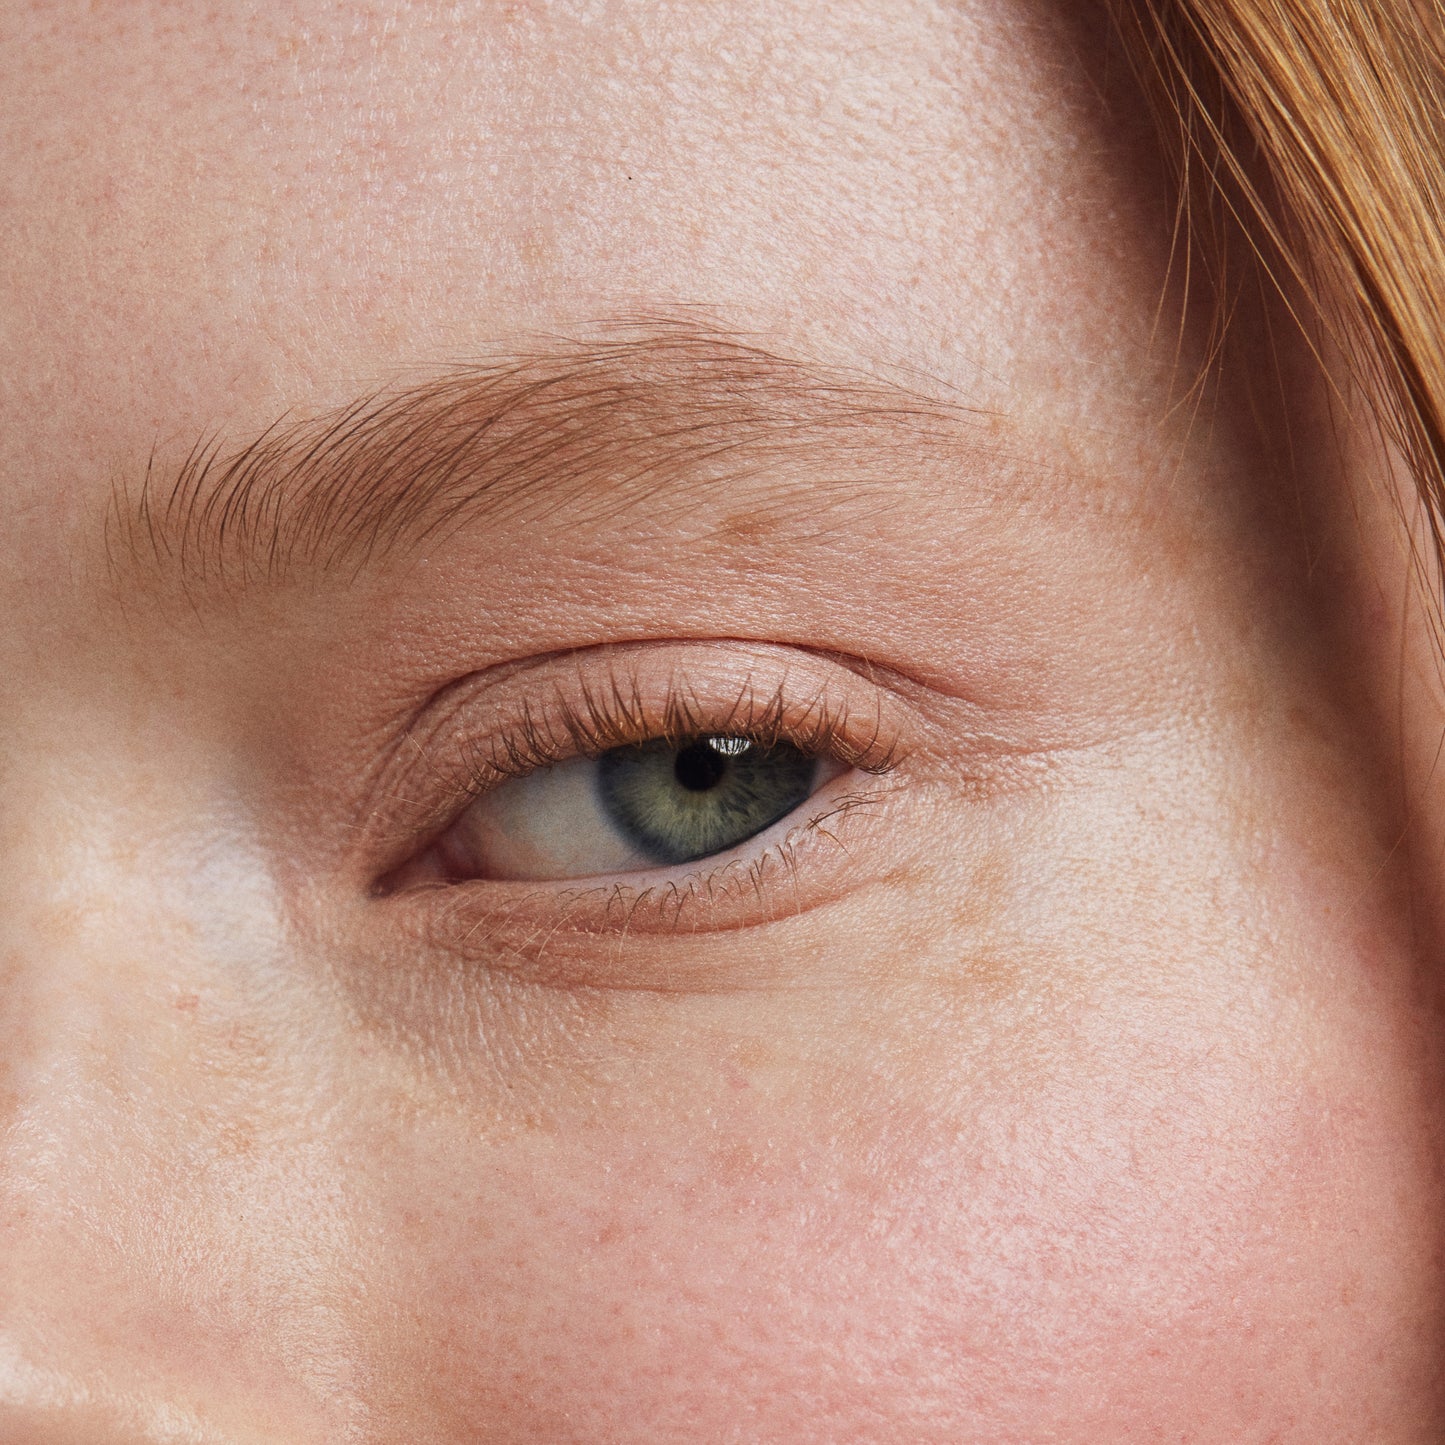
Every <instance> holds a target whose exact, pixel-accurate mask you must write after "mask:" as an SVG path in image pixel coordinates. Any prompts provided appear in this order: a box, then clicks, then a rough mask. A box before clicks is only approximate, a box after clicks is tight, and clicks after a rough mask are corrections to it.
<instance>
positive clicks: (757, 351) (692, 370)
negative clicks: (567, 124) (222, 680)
mask: <svg viewBox="0 0 1445 1445" xmlns="http://www.w3.org/2000/svg"><path fill="white" fill-rule="evenodd" d="M967 414H968V413H966V412H965V411H964V410H963V409H962V408H957V407H954V406H951V405H947V404H944V403H941V402H939V401H936V400H934V399H932V398H930V397H928V396H925V395H923V394H921V393H917V392H914V391H912V390H910V389H907V388H905V387H901V386H898V385H896V384H894V383H892V382H883V381H880V380H877V379H875V378H872V377H870V376H864V375H859V374H853V373H844V372H840V371H836V370H829V369H827V368H822V367H816V366H810V365H807V364H804V363H802V362H799V361H797V360H794V359H791V358H788V357H785V356H782V355H780V354H778V353H775V352H773V351H770V350H767V349H764V348H762V347H760V346H758V345H755V344H752V343H751V342H747V341H743V340H741V339H738V338H736V337H732V336H728V335H725V334H720V333H715V332H709V331H704V330H699V329H697V328H695V327H691V326H673V325H662V326H654V325H649V326H645V327H644V326H630V327H624V328H620V329H614V331H613V332H612V333H610V334H609V335H608V336H606V337H605V338H604V339H602V340H595V339H594V340H591V341H577V340H570V341H554V342H549V343H548V344H546V345H539V346H534V347H531V348H529V349H527V350H525V351H521V352H518V353H514V354H512V355H509V356H508V357H506V358H505V359H502V360H495V361H488V362H482V363H477V364H471V365H464V366H458V367H454V368H452V369H450V370H449V371H447V372H446V373H444V374H442V375H440V376H437V377H433V378H431V379H428V380H426V381H424V382H422V383H420V384H417V385H414V386H409V387H404V388H399V389H394V390H389V391H383V392H378V393H375V394H372V395H369V396H366V397H363V398H361V399H359V400H357V401H355V402H353V403H352V404H350V405H348V406H345V407H341V408H339V409H336V410H333V411H330V412H327V413H324V414H322V415H320V416H317V417H312V418H304V419H300V420H296V419H287V420H283V421H281V422H278V423H277V424H275V425H274V426H272V427H271V428H270V429H269V430H267V431H266V432H265V433H263V434H262V435H260V436H258V437H256V438H254V439H253V440H251V441H249V442H247V443H245V444H243V445H240V446H228V445H227V444H226V443H225V442H224V441H223V440H220V439H216V440H212V441H210V442H209V443H207V444H204V445H201V446H198V447H197V448H196V449H195V450H194V451H192V453H191V454H190V455H189V456H188V457H187V458H186V459H185V461H184V462H183V463H182V464H181V465H180V466H179V468H177V469H176V470H175V471H173V472H171V473H170V474H168V475H167V474H165V473H163V471H162V469H161V468H160V467H159V466H158V465H157V464H155V463H154V462H153V463H152V465H151V467H150V468H149V469H148V471H147V474H146V477H145V479H144V483H143V485H142V486H141V488H140V492H139V495H138V496H132V497H126V496H125V495H124V493H123V492H122V493H121V494H120V495H118V497H117V501H116V506H115V508H114V510H113V514H112V526H111V532H110V542H111V546H110V551H111V555H112V558H113V559H114V558H116V557H117V556H123V557H124V558H126V559H127V560H128V561H129V562H131V563H139V564H142V565H144V566H145V568H146V569H147V570H156V571H159V572H161V573H163V574H174V575H175V576H176V577H178V578H179V579H180V580H181V581H182V582H183V583H184V584H185V585H186V586H187V588H188V589H193V588H198V587H205V586H208V585H212V584H217V585H220V586H222V587H228V586H230V585H231V584H235V583H238V582H243V581H244V582H256V581H261V580H271V581H279V580H282V579H285V578H286V577H288V576H290V575H292V574H294V573H296V572H297V571H298V570H305V571H308V572H316V571H320V572H333V571H337V570H340V571H342V572H352V571H354V570H356V569H358V568H362V567H365V566H367V565H369V564H374V563H377V562H380V561H382V560H385V559H387V558H392V557H395V556H397V555H398V554H403V555H404V554H406V553H410V552H414V551H415V550H416V549H417V548H424V547H427V546H431V545H435V544H436V542H437V541H438V540H439V539H441V538H444V537H447V536H449V535H451V534H453V533H455V532H457V531H458V530H459V529H461V528H465V527H471V526H485V525H486V524H487V523H488V522H489V521H490V522H492V523H494V524H495V523H498V522H501V521H503V520H505V519H512V520H516V519H519V518H521V519H524V520H525V519H537V520H544V519H547V518H556V517H561V518H563V520H564V522H567V523H572V522H585V521H587V520H589V519H596V518H597V517H598V516H600V515H606V514H608V513H615V512H616V511H617V510H619V509H621V508H625V507H628V506H633V505H640V504H646V505H648V506H650V507H651V508H653V509H654V515H660V516H664V517H665V516H666V514H667V510H668V508H669V507H671V506H674V505H678V504H682V505H685V504H686V502H687V500H688V499H689V497H691V498H693V499H695V498H696V496H697V489H698V488H699V487H710V486H711V487H716V486H726V485H739V484H741V483H743V482H751V483H754V484H757V485H760V486H762V487H763V488H765V489H774V490H777V491H787V490H789V489H797V488H801V489H803V490H805V491H806V492H808V493H809V495H810V496H811V497H812V499H813V500H814V501H815V502H816V503H817V504H818V505H819V506H820V507H821V506H822V505H824V504H825V502H826V499H827V493H828V492H829V491H830V490H833V491H836V489H837V488H839V487H844V488H847V487H850V486H856V485H857V484H859V483H860V482H862V481H863V480H864V479H866V478H875V479H876V478H878V477H879V476H880V475H881V470H880V464H881V463H882V462H883V461H884V460H885V459H888V458H891V459H896V458H897V456H898V455H899V447H900V444H906V445H907V446H908V448H909V449H910V450H911V451H912V452H913V454H914V456H915V458H916V457H917V452H918V448H920V447H923V448H925V449H926V450H927V451H928V452H930V453H933V454H937V453H938V451H939V450H940V448H951V449H956V447H957V442H958V423H959V421H960V419H961V418H962V417H963V416H965V415H967ZM894 476H895V478H896V471H895V472H894ZM117 540H119V541H120V543H121V546H120V547H119V548H117V546H116V545H115V544H116V541H117Z"/></svg>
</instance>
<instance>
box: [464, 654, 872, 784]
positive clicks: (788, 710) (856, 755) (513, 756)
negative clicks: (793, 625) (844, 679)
mask: <svg viewBox="0 0 1445 1445" xmlns="http://www.w3.org/2000/svg"><path fill="white" fill-rule="evenodd" d="M577 691H578V698H577V700H575V701H574V700H572V699H569V698H567V697H565V696H564V695H562V693H561V689H560V688H557V689H556V690H555V696H554V700H553V704H552V707H551V708H550V709H548V710H546V711H544V712H541V713H540V714H539V713H538V711H536V710H534V709H533V707H532V706H531V704H530V703H529V702H526V701H524V702H523V704H522V712H521V718H520V720H519V721H518V722H517V723H515V724H514V725H513V726H512V727H511V728H510V729H507V730H504V731H501V732H500V733H498V734H497V735H495V736H493V737H492V738H490V739H488V740H487V741H486V742H478V743H475V744H473V745H472V746H471V747H470V748H468V750H467V754H466V759H465V761H466V764H467V774H468V776H467V779H466V781H465V782H464V783H463V791H464V792H466V793H467V794H470V795H476V794H480V793H482V792H486V791H488V790H489V789H491V788H493V787H496V786H497V785H498V784H499V783H502V782H504V781H506V780H507V779H509V778H517V777H525V776H526V775H527V774H528V773H532V772H535V771H537V770H538V769H539V768H544V767H550V766H552V765H554V764H556V763H560V762H564V761H566V760H567V759H569V758H573V757H578V756H581V757H596V756H598V755H600V754H602V753H605V752H607V751H608V750H609V749H611V748H616V747H626V746H628V745H630V744H636V743H643V742H652V741H663V742H666V743H668V744H671V745H676V744H681V743H684V742H686V741H688V740H689V739H692V738H696V737H699V736H704V735H708V734H713V735H727V736H734V737H745V738H747V739H749V740H750V741H751V742H754V743H756V744H759V745H761V746H764V747H768V746H772V745H774V744H777V743H780V742H786V743H789V744H791V745H792V746H793V747H795V748H798V749H799V750H800V751H802V752H805V753H813V754H817V755H827V756H830V757H833V758H836V759H837V760H838V761H839V762H842V763H846V764H847V765H848V766H850V767H854V768H857V769H858V770H859V771H860V772H866V773H872V774H884V773H888V772H891V771H892V770H893V769H894V768H895V767H896V766H897V756H896V751H897V750H896V744H895V743H893V742H892V741H888V740H885V739H884V737H883V729H882V722H881V718H880V719H875V720H874V722H873V724H872V727H871V731H862V732H860V730H859V729H858V728H856V727H855V726H854V725H853V724H852V721H851V719H850V714H849V711H848V708H847V706H846V704H838V705H835V704H833V703H832V702H831V701H830V700H829V699H828V698H827V697H825V696H823V695H822V694H815V696H814V697H813V698H812V699H811V700H810V701H809V702H808V703H806V704H804V705H803V706H802V708H799V707H798V706H797V705H796V704H790V702H789V700H788V696H787V692H786V685H785V684H780V685H779V686H778V687H777V688H776V689H775V690H774V691H773V692H772V693H771V694H770V695H769V696H767V697H766V698H764V699H761V700H760V699H759V698H758V697H757V695H756V694H755V693H754V692H753V691H752V689H751V687H745V688H744V689H743V690H742V691H741V692H740V693H739V694H738V696H737V697H736V698H735V699H734V701H733V702H732V704H731V705H730V706H729V707H728V709H727V710H726V711H722V712H719V711H717V710H715V709H713V708H712V707H711V706H709V705H708V704H705V703H703V702H701V701H700V700H699V699H698V698H697V695H696V693H695V692H693V690H692V689H691V688H690V687H689V686H688V685H687V684H686V683H685V682H681V681H678V682H674V683H672V684H671V685H670V686H669V687H668V689H667V696H666V703H665V704H664V708H663V712H662V716H660V717H658V716H656V714H655V713H654V712H653V711H652V710H651V709H649V708H648V706H647V704H646V703H645V702H644V700H643V698H642V696H641V693H640V690H639V689H638V688H637V686H636V683H635V680H634V682H633V684H632V686H631V687H630V688H629V687H628V686H627V685H626V679H625V677H624V676H622V675H621V674H619V673H617V672H613V673H612V674H611V676H610V677H609V679H608V680H607V685H606V687H605V688H603V689H599V688H597V687H596V686H595V685H594V684H592V683H591V682H589V681H588V680H587V679H585V678H579V679H578V682H577Z"/></svg>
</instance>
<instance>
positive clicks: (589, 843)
mask: <svg viewBox="0 0 1445 1445" xmlns="http://www.w3.org/2000/svg"><path fill="white" fill-rule="evenodd" d="M447 853H448V855H449V859H450V861H451V862H452V863H453V864H454V865H457V866H459V870H460V871H464V872H465V873H467V874H469V875H470V876H472V877H478V878H496V879H514V880H521V879H536V880H538V881H542V880H546V879H559V878H585V877H588V876H590V875H596V874H600V873H630V872H633V871H635V870H636V869H639V868H646V867H649V866H650V864H649V860H648V859H647V858H646V857H645V856H644V855H643V854H641V853H639V852H638V851H637V849H636V848H634V847H633V846H632V844H631V843H630V842H628V840H627V839H626V838H624V837H623V836H622V835H621V834H620V833H619V832H618V831H617V828H616V827H615V826H614V825H613V824H612V823H611V822H610V821H609V820H608V817H607V814H606V812H605V811H604V810H603V807H602V801H601V798H600V797H599V795H598V790H597V763H596V761H595V760H594V759H592V758H570V759H569V760H568V761H567V762H565V763H557V764H555V765H554V766H552V767H550V768H539V769H538V770H537V771H536V772H535V773H529V774H527V776H526V777H524V778H512V779H510V780H509V781H508V782H505V783H503V784H502V785H501V786H500V787H497V788H493V789H492V791H491V792H489V793H484V794H483V795H482V796H481V797H480V798H478V799H477V800H476V802H475V803H473V804H472V805H471V807H470V808H468V809H467V811H466V812H465V813H464V814H463V815H462V817H460V818H459V819H458V820H457V822H456V824H455V825H454V827H453V830H452V834H451V836H450V837H449V839H448V841H447Z"/></svg>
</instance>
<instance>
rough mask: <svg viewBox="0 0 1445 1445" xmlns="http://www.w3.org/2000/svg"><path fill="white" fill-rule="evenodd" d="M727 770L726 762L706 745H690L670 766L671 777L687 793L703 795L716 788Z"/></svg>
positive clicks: (716, 751) (720, 754) (725, 759)
mask: <svg viewBox="0 0 1445 1445" xmlns="http://www.w3.org/2000/svg"><path fill="white" fill-rule="evenodd" d="M727 770H728V760H727V758H726V757H724V756H723V754H722V753H720V752H718V750H717V749H716V748H714V747H712V746H710V745H709V744H708V743H705V742H697V743H691V744H690V745H689V746H687V747H685V748H683V749H682V750H681V751H680V752H679V753H678V755H677V760H676V761H675V762H674V763H673V765H672V773H673V776H674V777H675V778H676V779H677V781H678V782H679V783H681V784H682V786H683V787H684V788H686V789H687V790H688V792H689V793H705V792H707V790H708V789H709V788H715V787H717V785H718V783H719V782H721V781H722V776H723V774H724V773H725V772H727Z"/></svg>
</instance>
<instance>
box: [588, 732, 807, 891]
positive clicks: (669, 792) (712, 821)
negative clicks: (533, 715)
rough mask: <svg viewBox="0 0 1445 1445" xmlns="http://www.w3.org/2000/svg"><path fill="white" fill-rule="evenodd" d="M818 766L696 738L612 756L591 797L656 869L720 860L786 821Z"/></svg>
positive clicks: (792, 751)
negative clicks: (718, 856)
mask: <svg viewBox="0 0 1445 1445" xmlns="http://www.w3.org/2000/svg"><path fill="white" fill-rule="evenodd" d="M817 772H818V760H817V758H815V757H809V756H808V755H807V754H806V753H804V752H800V751H799V750H798V749H797V748H795V747H791V746H790V745H789V744H787V743H774V744H773V745H772V746H771V747H762V746H760V745H758V744H756V743H751V742H749V741H748V740H747V739H746V738H735V737H717V738H694V739H693V740H691V741H690V742H686V743H682V744H673V743H668V742H663V741H660V740H659V741H657V742H650V743H641V744H638V745H637V746H635V747H626V748H613V749H612V751H611V752H607V753H603V755H602V756H601V757H600V758H598V760H597V791H598V796H599V798H600V800H601V803H602V808H603V811H604V812H605V813H606V814H607V817H608V819H609V820H610V821H611V823H612V824H613V826H614V827H615V828H616V829H617V830H618V832H620V833H621V834H622V835H623V836H624V837H626V838H627V839H628V841H629V842H630V843H631V844H632V845H633V846H634V847H635V848H636V849H637V850H638V851H639V852H640V853H643V854H644V855H646V856H647V857H648V858H650V859H651V860H652V861H653V862H654V863H669V864H670V863H690V862H692V861H693V860H694V859H696V858H706V857H707V856H708V855H709V854H711V853H722V852H725V851H726V850H727V849H729V848H733V847H736V846H737V844H739V843H742V842H745V841H746V840H747V839H748V838H751V837H752V836H753V834H755V833H761V832H762V831H763V829H764V828H766V827H768V826H769V825H770V824H772V823H776V822H777V821H778V819H779V818H784V817H786V816H787V815H788V814H789V813H791V812H792V811H793V809H794V808H796V807H797V806H798V804H799V803H801V802H802V801H803V800H804V799H805V798H806V797H807V796H808V795H809V794H810V793H811V792H812V791H813V781H814V778H815V777H816V775H817Z"/></svg>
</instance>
